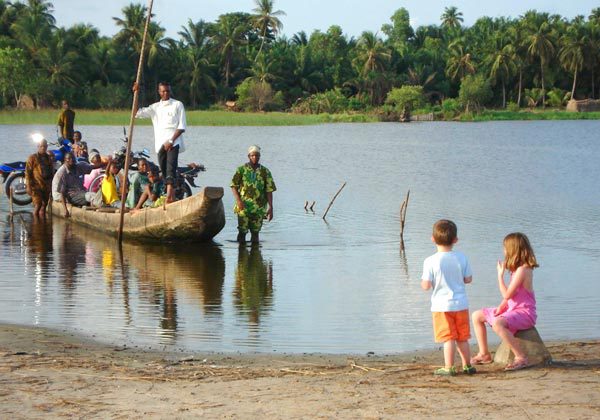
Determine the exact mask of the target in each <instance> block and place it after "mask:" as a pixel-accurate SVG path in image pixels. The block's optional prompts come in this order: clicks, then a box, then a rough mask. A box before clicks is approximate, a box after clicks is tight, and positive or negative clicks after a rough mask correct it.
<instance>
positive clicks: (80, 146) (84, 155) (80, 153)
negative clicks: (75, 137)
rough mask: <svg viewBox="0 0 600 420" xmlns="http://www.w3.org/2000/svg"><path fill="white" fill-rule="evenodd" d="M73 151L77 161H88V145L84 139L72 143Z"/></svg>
mask: <svg viewBox="0 0 600 420" xmlns="http://www.w3.org/2000/svg"><path fill="white" fill-rule="evenodd" d="M73 153H75V157H76V158H77V161H86V162H87V161H88V146H87V143H86V142H85V141H80V142H79V143H75V144H74V145H73Z"/></svg>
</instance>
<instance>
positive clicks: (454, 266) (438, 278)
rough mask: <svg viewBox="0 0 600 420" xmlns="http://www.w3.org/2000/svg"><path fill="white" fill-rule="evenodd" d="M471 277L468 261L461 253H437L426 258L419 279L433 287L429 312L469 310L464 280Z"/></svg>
mask: <svg viewBox="0 0 600 420" xmlns="http://www.w3.org/2000/svg"><path fill="white" fill-rule="evenodd" d="M472 275H473V274H472V272H471V265H470V264H469V260H468V259H467V257H466V256H465V255H464V254H463V253H461V252H458V251H449V252H437V253H435V254H433V255H432V256H430V257H428V258H426V259H425V262H423V276H422V277H421V279H422V280H425V281H430V282H431V285H432V287H433V293H432V294H431V312H454V311H462V310H464V309H469V302H468V300H467V292H466V290H465V280H464V279H465V277H470V276H472Z"/></svg>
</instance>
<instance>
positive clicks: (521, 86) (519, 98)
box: [517, 67, 523, 108]
mask: <svg viewBox="0 0 600 420" xmlns="http://www.w3.org/2000/svg"><path fill="white" fill-rule="evenodd" d="M522 90H523V67H519V96H518V97H517V106H518V107H519V108H521V92H522Z"/></svg>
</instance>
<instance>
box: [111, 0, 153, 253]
mask: <svg viewBox="0 0 600 420" xmlns="http://www.w3.org/2000/svg"><path fill="white" fill-rule="evenodd" d="M153 3H154V1H153V0H149V2H148V16H146V25H145V26H144V36H143V38H142V48H141V50H140V59H139V61H138V69H137V75H136V78H135V86H136V89H135V91H134V92H133V103H132V105H131V118H130V120H129V136H127V154H126V155H125V168H124V171H125V174H124V176H123V179H124V180H125V182H123V185H121V217H120V220H119V233H118V236H117V237H118V240H119V243H121V241H122V240H123V221H124V217H125V198H126V197H125V191H126V188H127V179H128V178H127V176H128V172H129V161H130V155H131V144H132V143H133V127H134V122H135V113H136V112H137V109H138V104H139V98H140V92H139V86H140V80H141V78H142V69H143V68H144V50H145V49H146V37H147V35H148V26H149V25H150V18H151V17H152V5H153Z"/></svg>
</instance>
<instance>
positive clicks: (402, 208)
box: [400, 190, 410, 250]
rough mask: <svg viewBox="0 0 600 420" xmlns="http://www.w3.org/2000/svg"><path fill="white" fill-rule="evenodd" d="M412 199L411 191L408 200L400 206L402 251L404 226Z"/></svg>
mask: <svg viewBox="0 0 600 420" xmlns="http://www.w3.org/2000/svg"><path fill="white" fill-rule="evenodd" d="M409 198H410V190H408V192H407V193H406V198H405V199H404V201H403V202H402V205H401V206H400V249H401V250H404V224H405V223H406V209H408V199H409Z"/></svg>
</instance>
